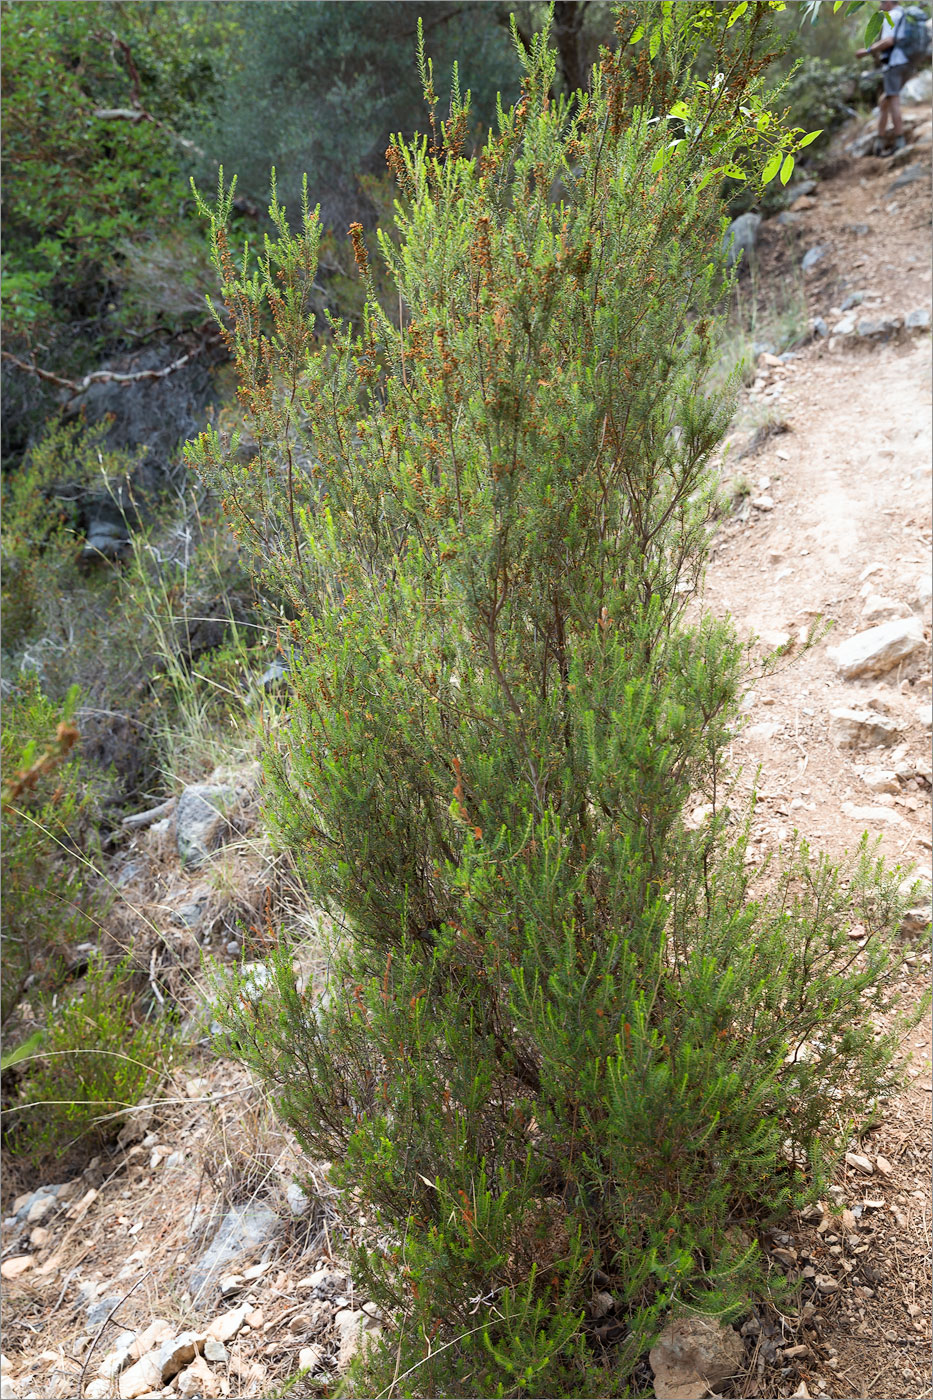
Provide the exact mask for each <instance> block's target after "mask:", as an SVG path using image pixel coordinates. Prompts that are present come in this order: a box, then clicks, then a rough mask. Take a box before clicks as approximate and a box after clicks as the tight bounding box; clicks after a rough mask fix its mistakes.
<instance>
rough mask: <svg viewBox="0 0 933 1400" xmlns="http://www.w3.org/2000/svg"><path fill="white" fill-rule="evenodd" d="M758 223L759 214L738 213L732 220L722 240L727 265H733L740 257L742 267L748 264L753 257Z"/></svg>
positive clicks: (759, 223) (759, 221)
mask: <svg viewBox="0 0 933 1400" xmlns="http://www.w3.org/2000/svg"><path fill="white" fill-rule="evenodd" d="M760 225H761V215H760V214H740V215H739V217H738V218H737V219H733V220H732V223H731V224H730V225H729V227H728V228H727V229H726V236H725V238H724V239H723V240H722V253H723V257H724V258H725V260H726V266H727V267H735V265H736V263H737V262H738V261H739V258H741V259H742V265H743V266H744V267H747V266H748V264H749V262H750V260H751V259H752V258H753V257H754V253H755V244H756V243H757V242H758V229H759V227H760Z"/></svg>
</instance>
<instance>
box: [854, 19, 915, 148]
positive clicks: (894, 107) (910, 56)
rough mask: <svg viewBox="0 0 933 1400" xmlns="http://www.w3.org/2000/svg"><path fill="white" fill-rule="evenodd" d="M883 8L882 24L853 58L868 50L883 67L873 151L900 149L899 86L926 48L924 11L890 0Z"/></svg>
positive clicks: (911, 71)
mask: <svg viewBox="0 0 933 1400" xmlns="http://www.w3.org/2000/svg"><path fill="white" fill-rule="evenodd" d="M881 9H882V10H883V11H884V12H885V15H886V19H885V23H884V27H883V28H882V31H881V33H880V35H879V36H878V38H877V40H876V41H875V43H873V44H872V45H871V47H870V48H867V49H858V50H857V51H856V57H857V58H865V57H866V56H867V55H868V54H871V55H872V57H874V58H875V60H876V62H878V63H880V64H881V66H882V68H883V70H884V71H883V74H882V83H883V86H884V91H883V92H882V94H881V97H880V98H879V99H878V107H879V109H880V110H879V116H878V140H877V142H876V144H875V147H874V152H875V154H876V155H893V154H894V153H895V151H900V150H903V148H904V145H905V141H904V123H903V119H902V117H901V95H900V94H901V88H902V87H903V86H904V84H905V82H906V81H907V79H908V78H909V77H910V76H911V74H912V73H914V72H915V71H916V69H917V68H918V67H919V66H920V64H921V63H922V62H923V61H924V59H925V58H926V57H927V56H928V54H929V52H930V35H929V32H928V30H927V25H926V15H925V14H924V13H923V11H922V10H919V9H917V8H916V7H915V6H912V7H911V8H910V9H907V10H905V9H902V7H901V6H900V5H896V4H894V0H881ZM889 126H890V127H891V130H892V133H893V137H894V139H893V142H892V143H891V144H890V145H888V144H887V142H886V139H885V138H886V136H887V132H888V127H889Z"/></svg>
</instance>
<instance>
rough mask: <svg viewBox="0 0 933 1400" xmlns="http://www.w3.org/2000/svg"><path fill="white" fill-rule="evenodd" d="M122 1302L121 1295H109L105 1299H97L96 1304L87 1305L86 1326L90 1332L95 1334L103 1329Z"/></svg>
mask: <svg viewBox="0 0 933 1400" xmlns="http://www.w3.org/2000/svg"><path fill="white" fill-rule="evenodd" d="M122 1302H123V1294H122V1293H114V1294H111V1295H110V1296H109V1297H107V1298H98V1299H97V1301H96V1303H89V1304H88V1310H87V1325H88V1327H89V1328H90V1330H91V1331H92V1332H96V1331H97V1330H98V1329H99V1328H101V1327H103V1325H104V1323H105V1322H106V1321H107V1318H108V1317H109V1316H110V1314H111V1313H112V1312H114V1311H115V1309H116V1308H118V1307H119V1306H120V1304H121V1303H122Z"/></svg>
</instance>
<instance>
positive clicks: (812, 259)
mask: <svg viewBox="0 0 933 1400" xmlns="http://www.w3.org/2000/svg"><path fill="white" fill-rule="evenodd" d="M825 256H826V248H825V247H824V245H823V244H822V243H814V245H813V247H812V248H808V249H807V251H806V252H805V253H804V255H803V261H802V262H801V264H800V266H801V268H802V269H803V271H804V272H809V271H810V268H811V267H816V265H817V263H818V262H822V261H823V259H824V258H825Z"/></svg>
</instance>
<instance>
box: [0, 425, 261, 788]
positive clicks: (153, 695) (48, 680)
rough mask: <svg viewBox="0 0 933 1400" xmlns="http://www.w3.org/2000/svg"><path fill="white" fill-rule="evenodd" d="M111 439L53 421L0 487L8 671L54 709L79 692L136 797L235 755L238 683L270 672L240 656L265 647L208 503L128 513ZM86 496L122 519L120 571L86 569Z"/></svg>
mask: <svg viewBox="0 0 933 1400" xmlns="http://www.w3.org/2000/svg"><path fill="white" fill-rule="evenodd" d="M105 433H106V425H99V426H97V427H92V428H88V427H86V426H85V425H84V424H83V423H81V422H80V421H79V422H76V423H61V422H54V421H53V422H51V423H50V424H49V425H48V426H47V428H46V431H45V432H44V433H43V435H42V437H41V438H40V439H39V441H38V442H37V443H36V444H35V446H34V447H33V449H32V450H31V452H30V453H29V455H28V456H27V458H26V459H25V461H24V462H23V464H22V465H21V467H20V468H19V470H18V471H16V472H15V473H13V474H11V476H10V477H9V479H8V480H6V481H4V483H3V513H4V529H3V535H2V541H0V549H2V563H3V570H2V604H3V622H4V626H3V672H4V679H6V680H8V681H10V682H11V683H14V684H15V683H17V681H18V678H19V677H21V676H22V675H24V674H34V675H36V676H37V677H38V678H39V680H40V682H41V686H42V689H43V691H44V692H45V694H46V695H48V696H49V698H50V700H52V701H55V700H60V699H61V698H62V697H63V696H64V695H65V694H66V693H67V691H68V689H69V687H70V686H71V685H72V684H73V683H77V684H78V685H79V686H80V688H81V691H82V694H83V697H84V701H85V705H86V709H85V713H84V716H83V717H82V721H81V723H82V728H83V729H85V730H86V731H87V735H86V737H87V739H88V747H89V749H91V750H92V751H93V753H94V754H95V756H96V757H98V758H99V759H100V761H101V763H102V766H103V767H104V768H105V769H106V768H108V767H109V766H110V764H111V762H116V764H117V767H118V769H119V776H120V778H121V780H125V783H126V786H127V788H128V789H129V790H130V791H131V792H133V793H136V792H137V790H138V789H139V787H140V785H141V784H142V785H143V787H144V788H145V787H146V786H148V785H149V784H151V783H152V782H153V781H155V782H157V781H158V780H159V778H158V774H157V772H156V771H155V770H156V769H161V770H162V773H163V774H168V775H171V776H172V777H176V776H182V777H184V778H190V777H194V776H201V775H202V773H203V771H204V769H205V768H206V769H208V770H209V769H210V768H211V767H213V766H215V765H216V764H217V763H219V762H222V761H224V760H225V759H226V760H228V761H229V759H230V757H231V750H232V749H235V750H237V751H242V749H243V748H244V746H245V743H246V742H247V739H246V735H247V731H250V732H251V729H252V724H251V721H250V722H249V723H247V718H248V717H247V711H246V703H245V702H246V695H247V690H248V686H247V684H246V681H247V677H248V674H249V671H250V669H252V670H256V669H259V670H261V669H262V666H263V665H264V664H265V663H256V664H255V665H253V666H252V667H251V666H250V661H249V653H250V650H251V648H252V647H253V646H255V645H256V644H257V643H259V642H261V641H262V640H263V639H265V638H267V636H268V634H267V633H266V631H265V629H264V628H263V626H262V625H261V623H260V621H259V618H260V615H261V612H262V609H261V608H260V605H259V600H258V599H257V598H256V596H255V590H254V589H253V586H252V582H251V580H250V578H249V575H248V572H247V569H246V566H245V564H244V562H243V560H242V558H241V551H240V550H239V549H238V547H237V544H236V541H235V540H234V539H233V537H232V536H231V534H230V531H229V529H228V527H227V525H226V522H225V521H224V519H223V516H222V514H221V512H220V510H219V508H218V506H217V505H216V503H214V502H210V501H205V500H204V499H203V495H204V493H203V492H202V493H194V492H192V493H190V495H189V494H185V495H184V496H180V497H179V498H177V499H173V500H171V501H169V502H168V503H166V502H164V501H163V502H159V503H154V502H152V501H151V500H150V501H146V500H140V501H139V502H137V501H136V499H135V497H134V494H133V490H132V486H131V467H132V464H131V462H130V460H129V458H128V457H127V455H126V454H124V453H118V452H107V451H104V450H103V437H104V435H105ZM93 498H97V499H98V500H103V502H104V503H105V504H106V505H107V506H108V507H109V511H110V514H111V515H112V514H113V513H114V512H116V513H117V514H118V515H121V514H122V516H123V519H124V522H125V525H126V534H127V537H128V544H127V547H126V551H125V557H124V558H123V559H121V560H120V561H118V562H115V563H112V562H109V561H106V560H102V559H91V560H86V559H85V558H84V556H83V546H84V533H83V528H82V527H83V521H84V519H85V516H86V515H87V514H88V510H89V507H88V504H87V503H88V502H89V501H91V500H92V499H93ZM82 503H83V504H82ZM141 517H142V518H145V524H143V523H142V520H141ZM266 653H267V654H268V648H267V649H266ZM215 654H216V655H215ZM95 712H96V715H95ZM120 717H122V718H124V719H125V720H126V721H127V723H128V725H129V738H128V739H124V738H123V737H121V732H118V726H116V725H114V724H113V723H111V721H112V720H114V719H116V718H120ZM100 720H102V721H103V722H99V721H100ZM130 750H132V752H130ZM118 800H119V799H118Z"/></svg>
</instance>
